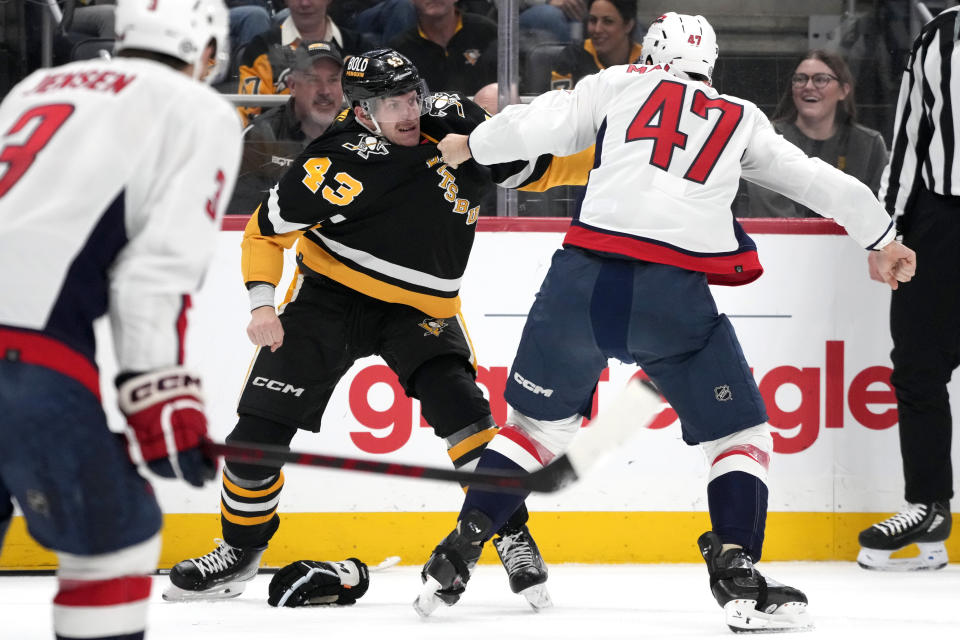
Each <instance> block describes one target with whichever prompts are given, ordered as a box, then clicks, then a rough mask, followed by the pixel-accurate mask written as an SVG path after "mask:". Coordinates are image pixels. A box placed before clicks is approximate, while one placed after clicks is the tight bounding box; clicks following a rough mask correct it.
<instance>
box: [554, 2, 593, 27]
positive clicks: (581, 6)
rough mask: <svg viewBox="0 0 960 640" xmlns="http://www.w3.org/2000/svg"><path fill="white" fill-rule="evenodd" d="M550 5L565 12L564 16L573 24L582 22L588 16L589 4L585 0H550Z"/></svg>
mask: <svg viewBox="0 0 960 640" xmlns="http://www.w3.org/2000/svg"><path fill="white" fill-rule="evenodd" d="M550 4H551V5H553V6H555V7H557V8H558V9H560V10H561V11H563V15H565V16H567V19H568V20H570V21H572V22H582V21H583V19H584V18H585V17H586V15H587V3H586V2H584V0H550Z"/></svg>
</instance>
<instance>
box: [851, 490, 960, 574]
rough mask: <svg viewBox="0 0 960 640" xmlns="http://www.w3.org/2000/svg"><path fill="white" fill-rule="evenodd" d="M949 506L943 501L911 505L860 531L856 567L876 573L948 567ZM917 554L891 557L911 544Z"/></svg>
mask: <svg viewBox="0 0 960 640" xmlns="http://www.w3.org/2000/svg"><path fill="white" fill-rule="evenodd" d="M950 526H951V516H950V505H949V503H945V502H934V503H931V504H911V505H909V506H908V507H907V509H906V510H904V511H901V512H900V513H898V514H896V515H894V516H891V517H890V518H887V519H886V520H884V521H883V522H878V523H877V524H874V525H871V526H870V527H869V528H868V529H864V530H863V531H861V532H860V537H859V540H860V547H861V549H860V553H859V554H858V555H857V564H858V565H860V566H861V567H863V568H864V569H874V570H878V571H917V570H921V569H942V568H944V567H945V566H947V562H949V559H948V558H947V548H946V547H945V546H944V544H943V542H944V541H945V540H946V539H947V538H949V537H950ZM914 543H916V545H917V546H918V547H919V548H920V554H919V555H917V556H915V557H912V558H893V559H891V558H890V554H891V553H893V552H895V551H899V550H900V549H903V548H904V547H906V546H908V545H911V544H914Z"/></svg>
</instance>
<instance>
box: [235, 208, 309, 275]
mask: <svg viewBox="0 0 960 640" xmlns="http://www.w3.org/2000/svg"><path fill="white" fill-rule="evenodd" d="M262 208H263V207H262V206H258V207H257V210H256V211H254V212H253V215H252V216H250V219H249V220H248V221H247V226H246V227H245V228H244V230H243V241H242V242H241V243H240V272H241V274H242V275H243V281H244V282H269V283H270V284H272V285H273V286H277V285H278V284H279V283H280V278H281V277H282V276H283V250H284V249H292V248H293V246H294V244H296V242H297V240H298V239H299V238H300V236H302V235H303V231H301V230H298V231H290V232H287V233H281V234H277V235H273V236H264V235H261V233H260V214H261V209H262ZM264 215H266V213H265V212H264Z"/></svg>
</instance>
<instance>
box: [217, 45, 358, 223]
mask: <svg viewBox="0 0 960 640" xmlns="http://www.w3.org/2000/svg"><path fill="white" fill-rule="evenodd" d="M342 67H343V58H342V57H341V55H340V50H339V48H338V47H337V45H335V44H333V43H331V42H302V43H301V44H300V46H299V47H298V48H297V49H296V51H295V52H294V63H293V67H292V70H291V73H290V75H289V79H288V85H289V88H290V99H289V100H287V102H286V103H285V104H283V105H280V106H278V107H274V108H272V109H269V110H267V111H265V112H264V113H263V114H261V115H260V116H258V117H257V118H256V119H254V121H253V124H251V125H250V126H248V127H247V128H246V130H245V131H244V148H243V161H242V163H241V166H240V177H239V179H238V180H237V188H236V190H235V191H234V193H233V199H232V200H231V201H230V206H229V207H228V208H227V212H228V213H239V214H249V213H251V212H252V211H253V210H254V209H255V208H256V206H257V205H258V204H260V200H261V199H262V198H263V194H264V193H266V192H267V191H268V190H269V189H270V187H272V186H273V185H274V184H276V182H277V180H278V179H279V178H280V176H281V175H282V174H283V172H284V171H286V170H287V167H289V166H290V164H291V163H292V162H293V159H294V158H296V157H297V156H298V155H299V154H300V152H301V151H302V150H303V148H304V147H306V146H307V144H309V143H310V141H312V140H313V139H314V138H317V137H319V136H320V134H322V133H323V132H324V131H326V130H327V127H329V126H330V123H332V122H333V119H334V118H335V117H336V115H337V113H339V112H340V110H341V109H342V108H343V89H342V88H341V86H340V70H341V68H342Z"/></svg>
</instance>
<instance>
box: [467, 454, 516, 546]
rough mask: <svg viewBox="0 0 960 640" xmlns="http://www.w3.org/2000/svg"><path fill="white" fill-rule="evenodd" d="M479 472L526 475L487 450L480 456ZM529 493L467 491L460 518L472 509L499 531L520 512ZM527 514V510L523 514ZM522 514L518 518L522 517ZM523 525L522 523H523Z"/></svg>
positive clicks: (508, 461)
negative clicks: (483, 516) (481, 514)
mask: <svg viewBox="0 0 960 640" xmlns="http://www.w3.org/2000/svg"><path fill="white" fill-rule="evenodd" d="M477 471H484V472H486V471H495V472H496V471H509V472H511V473H524V472H525V470H524V469H523V467H521V466H520V465H518V464H516V463H515V462H513V461H512V460H510V459H509V458H507V457H506V456H504V455H502V454H500V453H498V452H496V451H491V450H490V449H487V450H485V451H484V452H483V455H482V456H480V461H479V462H478V463H477ZM527 495H529V492H528V493H525V494H517V493H497V492H493V491H484V490H481V489H473V488H471V489H470V490H468V491H467V497H466V498H464V500H463V507H462V508H461V509H460V518H462V517H463V515H464V514H465V513H467V512H468V511H470V510H471V509H477V510H478V511H480V512H482V513H484V514H485V515H486V516H487V517H488V518H490V521H491V522H492V526H491V527H490V530H491V532H492V531H499V530H500V528H501V527H503V525H504V523H505V522H507V520H508V519H510V518H511V516H513V515H514V514H515V513H517V512H518V510H519V509H520V507H521V506H522V505H523V501H524V499H525V498H526V496H527ZM525 513H526V508H524V510H523V514H525ZM523 514H520V516H518V517H522V515H523ZM521 524H522V523H521Z"/></svg>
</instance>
